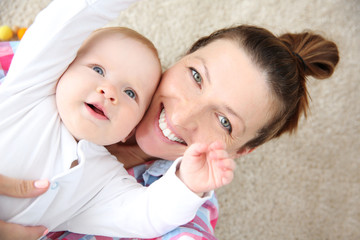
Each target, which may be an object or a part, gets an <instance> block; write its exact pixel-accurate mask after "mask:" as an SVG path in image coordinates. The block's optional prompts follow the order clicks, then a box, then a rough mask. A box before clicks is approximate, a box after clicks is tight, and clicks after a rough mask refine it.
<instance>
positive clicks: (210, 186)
mask: <svg viewBox="0 0 360 240" xmlns="http://www.w3.org/2000/svg"><path fill="white" fill-rule="evenodd" d="M235 168H236V164H235V161H234V159H232V158H230V157H229V155H228V153H227V151H226V150H225V144H224V143H223V142H220V141H216V142H214V143H212V144H210V145H207V144H200V143H195V144H192V145H191V146H190V147H189V148H188V149H187V150H186V151H185V153H184V157H183V159H182V161H181V164H180V168H179V170H178V171H177V173H176V174H177V176H178V177H179V178H180V179H181V180H182V181H183V182H184V183H185V185H186V186H187V187H188V188H189V189H190V190H191V191H193V192H194V193H196V194H198V195H200V196H202V195H203V193H204V192H209V191H211V190H214V189H216V188H219V187H222V186H224V185H226V184H229V183H230V182H231V181H232V179H233V177H234V170H235Z"/></svg>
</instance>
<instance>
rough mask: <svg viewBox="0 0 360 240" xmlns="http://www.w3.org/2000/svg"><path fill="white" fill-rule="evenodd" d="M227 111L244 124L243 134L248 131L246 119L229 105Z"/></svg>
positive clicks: (226, 106)
mask: <svg viewBox="0 0 360 240" xmlns="http://www.w3.org/2000/svg"><path fill="white" fill-rule="evenodd" d="M225 109H226V111H227V112H229V113H230V114H231V115H233V116H234V117H235V118H238V119H239V120H240V122H242V124H241V126H242V127H241V129H240V130H241V132H242V133H245V131H246V124H245V121H244V119H243V118H242V117H241V116H240V115H239V114H237V113H236V112H235V111H234V110H233V109H232V108H231V107H230V106H229V105H225Z"/></svg>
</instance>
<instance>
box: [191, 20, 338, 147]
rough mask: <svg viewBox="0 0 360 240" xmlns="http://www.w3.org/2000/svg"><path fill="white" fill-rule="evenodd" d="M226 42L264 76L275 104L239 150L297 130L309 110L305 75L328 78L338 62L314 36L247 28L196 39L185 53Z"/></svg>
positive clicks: (335, 53)
mask: <svg viewBox="0 0 360 240" xmlns="http://www.w3.org/2000/svg"><path fill="white" fill-rule="evenodd" d="M219 39H229V40H232V41H234V42H236V43H238V44H239V46H240V47H241V48H243V49H244V50H245V52H246V53H247V54H248V55H249V57H250V58H251V59H252V61H253V62H254V63H255V64H256V65H257V66H258V67H259V68H260V69H261V70H262V71H263V72H264V73H265V76H266V81H267V83H268V86H269V87H270V89H271V91H272V92H273V96H274V97H275V102H276V103H278V104H276V106H275V114H274V116H273V117H272V118H271V119H270V120H269V121H268V123H267V124H266V125H265V126H263V127H262V128H261V129H260V130H259V131H258V132H257V135H256V136H255V137H254V138H253V139H251V140H250V141H248V142H247V143H246V144H245V145H244V146H242V147H243V148H245V147H248V148H255V147H257V146H259V145H261V144H263V143H265V142H267V141H269V140H271V139H273V138H276V137H279V136H280V135H282V134H283V133H285V132H288V133H292V132H294V131H295V130H296V129H297V127H298V122H299V119H300V117H301V115H302V114H304V115H305V117H306V113H307V110H308V108H309V103H308V98H309V94H308V92H307V88H306V76H313V77H315V78H318V79H324V78H328V77H330V76H331V75H332V73H333V72H334V68H335V66H336V64H337V63H338V61H339V52H338V49H337V46H336V44H335V43H333V42H332V41H329V40H326V39H324V38H323V37H322V36H320V35H318V34H314V33H311V32H303V33H298V34H290V33H288V34H283V35H281V36H280V37H276V36H275V35H273V34H272V33H271V32H270V31H268V30H266V29H264V28H260V27H256V26H249V25H240V26H237V27H231V28H225V29H221V30H218V31H216V32H214V33H212V34H211V35H209V36H206V37H203V38H201V39H199V40H198V41H197V42H195V43H194V44H193V46H192V47H191V48H190V50H189V51H188V53H192V52H195V51H196V50H198V49H199V48H201V47H204V46H206V45H207V44H209V43H211V42H213V41H215V40H219Z"/></svg>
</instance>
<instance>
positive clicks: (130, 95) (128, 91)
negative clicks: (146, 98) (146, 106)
mask: <svg viewBox="0 0 360 240" xmlns="http://www.w3.org/2000/svg"><path fill="white" fill-rule="evenodd" d="M124 92H125V93H126V94H127V95H128V96H129V97H131V98H132V99H136V93H135V91H133V90H131V89H127V90H125V91H124Z"/></svg>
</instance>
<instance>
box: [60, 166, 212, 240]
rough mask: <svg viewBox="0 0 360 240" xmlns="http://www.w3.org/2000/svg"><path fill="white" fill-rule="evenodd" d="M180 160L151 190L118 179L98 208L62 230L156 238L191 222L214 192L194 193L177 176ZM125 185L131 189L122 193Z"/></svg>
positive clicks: (101, 196)
mask: <svg viewBox="0 0 360 240" xmlns="http://www.w3.org/2000/svg"><path fill="white" fill-rule="evenodd" d="M180 160H181V159H178V160H177V161H176V162H175V163H174V164H173V165H172V166H171V168H170V169H169V170H168V172H167V173H166V174H165V175H164V176H163V177H162V178H160V179H159V180H157V181H156V182H154V183H153V184H151V185H150V186H149V187H143V186H141V185H140V184H138V183H136V181H135V180H134V179H133V178H132V179H131V178H128V179H125V180H124V179H122V180H117V179H114V181H112V182H111V183H110V184H107V185H106V187H105V188H104V189H103V190H102V191H101V192H100V193H99V194H98V195H97V196H96V197H95V199H93V202H96V204H94V205H92V206H91V207H90V208H88V209H86V210H84V211H83V212H82V213H81V214H79V215H77V216H75V217H73V218H72V219H71V220H70V221H68V222H67V223H66V224H64V225H62V226H61V228H63V229H68V230H69V231H73V232H78V233H83V234H94V235H103V236H110V237H139V238H153V237H158V236H161V235H164V234H165V233H167V232H169V231H171V230H173V229H175V228H176V227H178V226H180V225H183V224H185V223H187V222H189V221H191V220H192V219H193V218H194V217H195V215H196V212H197V210H198V209H199V207H200V206H201V205H202V204H203V203H204V202H205V201H207V200H208V199H209V198H210V197H211V196H212V194H213V192H210V193H207V194H206V196H205V197H202V198H200V197H199V196H198V195H196V194H195V193H193V192H192V191H190V190H189V189H188V188H187V187H186V186H185V184H184V183H183V182H182V181H181V180H180V179H179V178H178V177H177V176H176V175H175V172H176V167H177V165H178V163H179V161H180ZM129 177H130V176H129ZM119 179H120V178H119ZM124 185H126V186H127V189H126V190H125V191H124V189H123V190H122V192H121V190H120V189H121V188H122V187H124ZM115 189H118V193H117V194H116V196H114V192H116V190H115ZM61 228H60V229H58V230H62V229H61Z"/></svg>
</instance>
